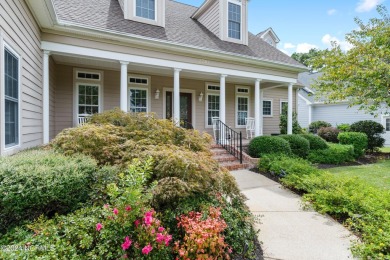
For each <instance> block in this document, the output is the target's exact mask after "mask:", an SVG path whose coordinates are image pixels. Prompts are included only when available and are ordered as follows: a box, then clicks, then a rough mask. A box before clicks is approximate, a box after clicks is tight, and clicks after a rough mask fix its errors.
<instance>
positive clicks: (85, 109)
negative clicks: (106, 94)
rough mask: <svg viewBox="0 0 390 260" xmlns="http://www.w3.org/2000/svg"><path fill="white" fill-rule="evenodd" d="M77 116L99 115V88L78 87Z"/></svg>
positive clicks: (89, 86)
mask: <svg viewBox="0 0 390 260" xmlns="http://www.w3.org/2000/svg"><path fill="white" fill-rule="evenodd" d="M78 100H79V109H78V113H79V115H82V114H88V115H92V114H96V113H99V86H96V85H79V95H78Z"/></svg>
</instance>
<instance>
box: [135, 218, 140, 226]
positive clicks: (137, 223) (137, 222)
mask: <svg viewBox="0 0 390 260" xmlns="http://www.w3.org/2000/svg"><path fill="white" fill-rule="evenodd" d="M139 223H140V221H139V219H137V220H136V221H134V225H135V227H138V225H139Z"/></svg>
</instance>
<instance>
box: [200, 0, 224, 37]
mask: <svg viewBox="0 0 390 260" xmlns="http://www.w3.org/2000/svg"><path fill="white" fill-rule="evenodd" d="M198 21H199V22H200V23H201V24H203V25H204V26H205V27H206V28H207V29H209V30H210V31H211V32H212V33H214V34H215V35H217V36H218V37H220V17H219V1H215V2H214V3H213V4H212V5H211V6H210V8H209V9H208V10H207V11H205V12H204V13H203V14H202V15H201V16H200V17H199V19H198Z"/></svg>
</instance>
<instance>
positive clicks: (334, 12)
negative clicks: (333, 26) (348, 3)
mask: <svg viewBox="0 0 390 260" xmlns="http://www.w3.org/2000/svg"><path fill="white" fill-rule="evenodd" d="M336 12H337V10H336V9H330V10H328V12H327V13H328V15H334V14H336Z"/></svg>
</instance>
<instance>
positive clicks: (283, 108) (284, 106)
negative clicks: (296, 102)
mask: <svg viewBox="0 0 390 260" xmlns="http://www.w3.org/2000/svg"><path fill="white" fill-rule="evenodd" d="M287 111H288V101H280V114H283V113H286V114H287Z"/></svg>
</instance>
